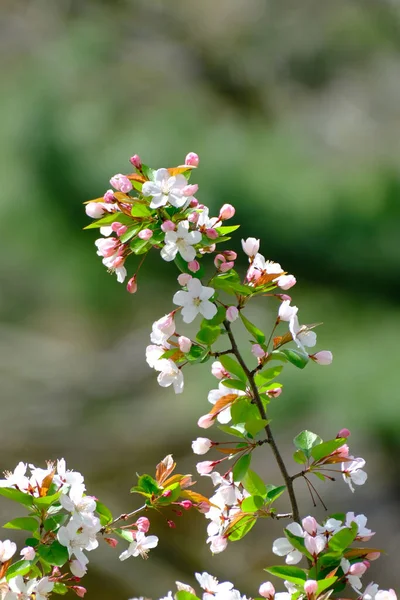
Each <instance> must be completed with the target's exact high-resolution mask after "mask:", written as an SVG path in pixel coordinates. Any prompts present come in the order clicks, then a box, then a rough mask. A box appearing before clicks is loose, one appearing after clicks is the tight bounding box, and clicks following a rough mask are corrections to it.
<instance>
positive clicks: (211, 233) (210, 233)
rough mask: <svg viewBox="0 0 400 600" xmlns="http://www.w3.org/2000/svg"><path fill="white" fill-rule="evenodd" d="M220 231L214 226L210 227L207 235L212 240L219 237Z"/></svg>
mask: <svg viewBox="0 0 400 600" xmlns="http://www.w3.org/2000/svg"><path fill="white" fill-rule="evenodd" d="M218 235H219V234H218V231H217V230H216V229H214V228H213V227H210V228H209V229H206V236H207V237H208V238H209V239H210V240H216V239H217V237H218Z"/></svg>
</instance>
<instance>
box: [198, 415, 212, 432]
mask: <svg viewBox="0 0 400 600" xmlns="http://www.w3.org/2000/svg"><path fill="white" fill-rule="evenodd" d="M213 424H214V417H213V416H212V415H209V414H207V415H203V416H202V417H200V419H199V420H198V421H197V425H198V426H199V427H201V428H202V429H208V428H209V427H211V426H212V425H213Z"/></svg>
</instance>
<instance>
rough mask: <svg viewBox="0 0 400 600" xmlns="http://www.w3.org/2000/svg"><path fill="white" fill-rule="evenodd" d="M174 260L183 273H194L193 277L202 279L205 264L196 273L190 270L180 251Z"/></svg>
mask: <svg viewBox="0 0 400 600" xmlns="http://www.w3.org/2000/svg"><path fill="white" fill-rule="evenodd" d="M174 262H175V264H176V266H177V267H178V269H179V270H180V271H181V272H182V273H189V274H190V275H192V277H197V279H201V278H202V277H203V275H204V267H203V265H200V269H199V270H198V271H196V273H192V271H190V269H189V267H188V263H187V262H186V261H185V260H184V259H183V258H182V256H181V255H180V254H179V253H178V254H177V255H176V257H175V260H174ZM217 314H218V313H217Z"/></svg>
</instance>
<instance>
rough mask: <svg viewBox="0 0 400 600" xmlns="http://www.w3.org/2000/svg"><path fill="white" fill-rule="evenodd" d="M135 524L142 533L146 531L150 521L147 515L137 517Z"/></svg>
mask: <svg viewBox="0 0 400 600" xmlns="http://www.w3.org/2000/svg"><path fill="white" fill-rule="evenodd" d="M135 525H136V527H137V529H138V531H142V532H143V533H147V532H148V530H149V529H150V521H149V519H148V518H147V517H139V518H138V520H137V521H136V523H135Z"/></svg>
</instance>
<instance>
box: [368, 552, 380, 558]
mask: <svg viewBox="0 0 400 600" xmlns="http://www.w3.org/2000/svg"><path fill="white" fill-rule="evenodd" d="M380 555H381V553H380V552H368V554H367V555H366V557H367V558H368V560H378V558H379V557H380Z"/></svg>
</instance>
